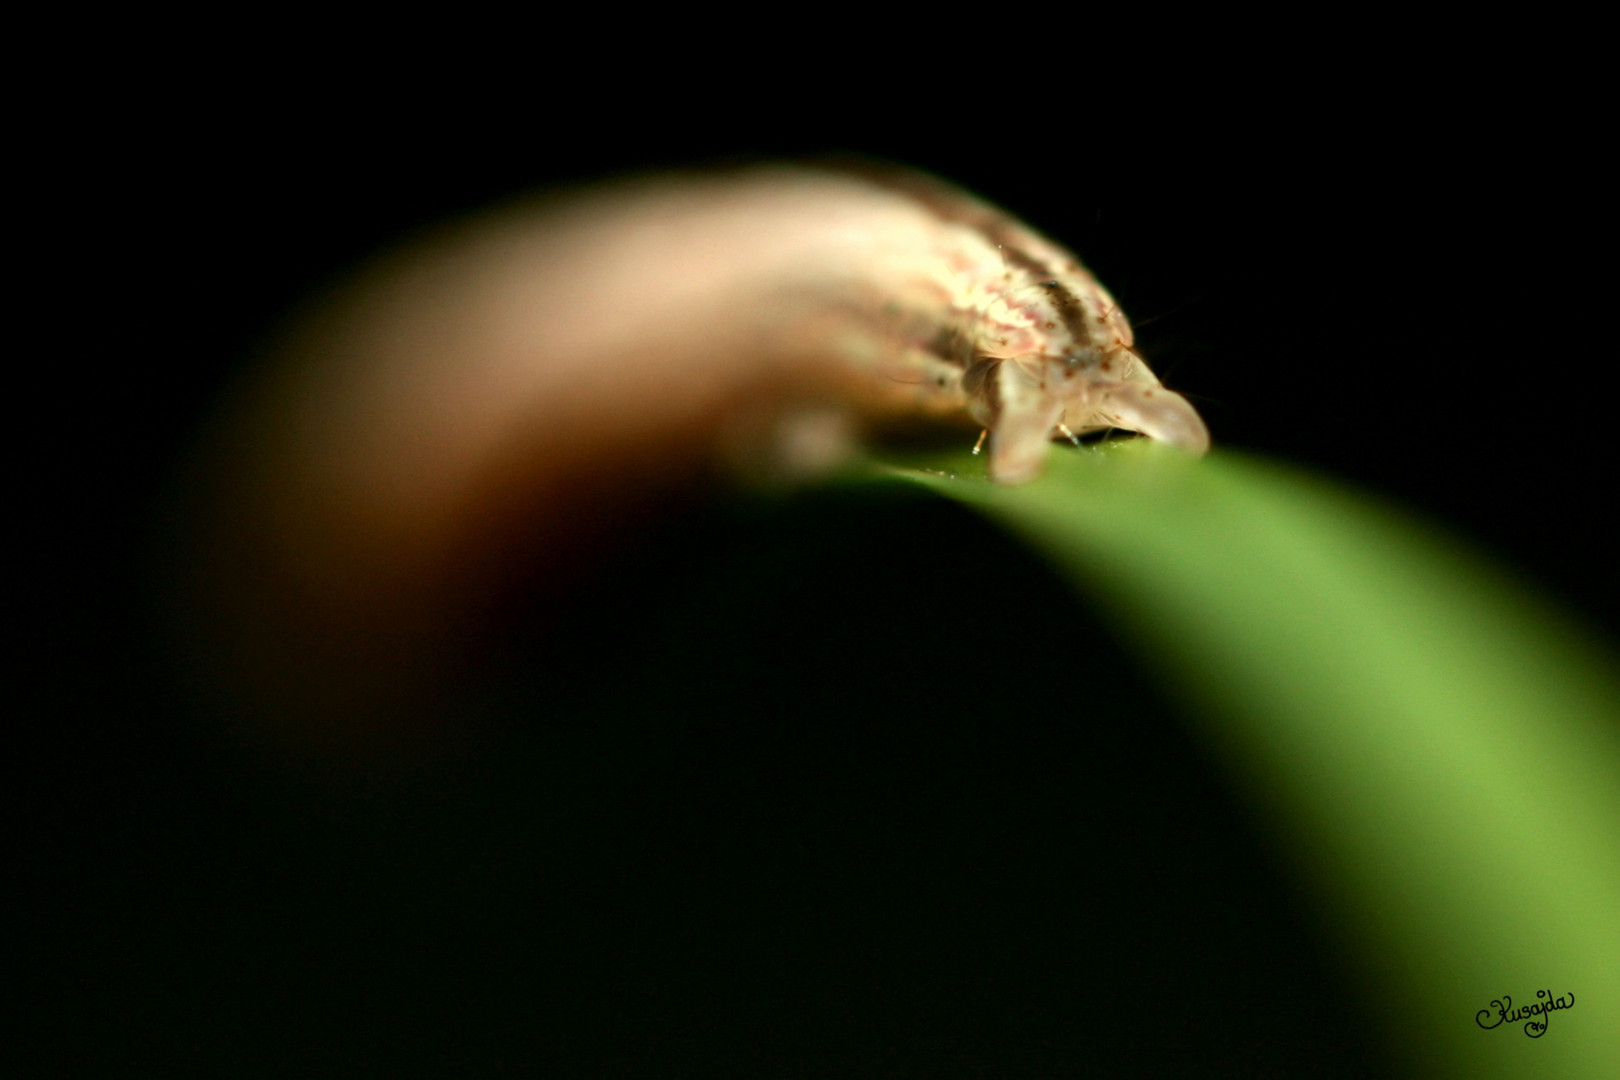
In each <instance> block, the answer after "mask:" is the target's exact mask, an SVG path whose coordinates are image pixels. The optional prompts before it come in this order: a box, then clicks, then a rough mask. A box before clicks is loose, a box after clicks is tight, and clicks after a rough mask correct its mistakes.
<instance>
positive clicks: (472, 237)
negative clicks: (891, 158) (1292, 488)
mask: <svg viewBox="0 0 1620 1080" xmlns="http://www.w3.org/2000/svg"><path fill="white" fill-rule="evenodd" d="M265 360H266V362H264V363H262V364H259V365H257V366H255V368H254V369H253V371H251V372H250V373H249V378H248V379H247V381H246V382H245V383H244V384H243V385H242V386H241V387H239V388H238V392H237V393H236V394H235V395H234V397H231V398H230V399H228V401H227V403H226V405H225V407H224V408H222V409H221V411H220V412H219V414H218V415H217V416H216V417H215V423H214V425H213V427H212V429H211V430H210V431H209V432H208V433H206V434H205V436H204V437H203V439H202V443H201V445H200V446H199V447H198V448H197V453H196V454H195V460H196V463H197V468H196V470H195V471H196V476H197V480H196V483H197V485H198V489H197V497H196V505H197V506H199V507H206V512H205V513H204V512H203V511H199V513H204V516H206V517H207V518H208V519H209V521H208V523H207V524H206V525H199V526H196V527H195V528H193V529H192V530H191V533H192V535H194V537H195V538H196V546H195V547H193V548H192V549H189V550H190V554H188V555H186V556H185V557H184V558H183V559H182V560H181V561H182V562H184V563H185V566H186V570H185V573H186V574H187V575H190V576H192V577H193V579H194V585H193V586H192V588H194V590H195V591H196V592H197V595H198V596H199V597H202V598H203V599H200V600H199V601H198V602H199V604H201V606H202V607H203V608H207V609H209V610H214V609H215V608H219V609H220V610H226V611H229V612H230V614H229V615H228V617H224V618H220V617H214V616H210V617H209V620H208V621H207V626H208V630H207V631H206V634H207V635H208V636H210V637H211V640H212V641H213V645H212V646H211V647H212V648H215V649H216V650H217V651H218V652H219V655H220V656H221V657H224V656H230V657H236V658H239V659H240V661H241V663H242V664H244V665H245V666H244V669H243V670H244V672H247V673H248V674H245V675H244V676H243V677H244V678H249V681H251V680H252V679H256V678H260V677H261V676H262V677H263V678H265V679H268V680H269V683H268V684H267V685H266V687H265V688H263V689H262V690H255V691H253V692H251V693H249V692H243V694H242V696H243V697H244V699H247V698H253V699H263V700H266V701H272V700H279V697H278V695H280V694H281V693H282V691H283V689H287V687H281V686H280V684H281V681H283V680H293V681H294V682H296V683H298V684H299V686H301V687H302V689H294V690H291V691H290V692H291V693H293V695H294V696H297V697H300V698H301V699H303V700H305V701H307V702H311V703H313V702H318V701H325V700H331V701H334V702H338V701H341V700H343V695H342V693H338V692H337V691H336V690H335V689H334V688H338V687H347V688H348V689H347V690H344V691H343V693H352V694H353V695H354V696H355V697H356V698H357V699H359V698H365V697H367V696H368V695H373V694H378V693H395V694H400V695H407V696H408V694H409V692H410V691H409V689H408V686H407V684H408V683H409V682H410V680H404V679H401V677H400V673H402V672H405V671H419V670H421V668H422V663H423V661H422V658H424V657H427V656H429V655H433V654H434V652H435V650H436V649H437V648H439V646H438V645H435V644H434V642H436V641H440V639H441V637H442V635H444V634H446V633H449V632H450V631H449V628H450V627H453V626H456V625H460V623H458V619H461V618H463V617H465V616H466V614H467V613H468V612H469V611H473V610H481V608H480V605H487V604H489V603H492V602H495V601H491V600H490V599H489V598H491V597H497V596H500V595H501V594H502V591H503V589H505V588H506V585H507V583H509V582H510V581H511V580H513V579H526V580H534V579H535V578H538V577H545V576H546V574H547V573H548V572H549V573H551V574H554V575H561V576H567V575H569V574H571V573H572V571H570V570H566V569H560V568H561V567H564V566H565V565H567V566H571V565H574V564H575V563H576V562H578V561H579V560H581V559H584V560H587V561H588V560H589V559H590V558H594V557H596V556H597V555H598V553H599V552H600V551H601V550H603V549H604V547H605V543H604V542H605V541H607V540H610V539H611V538H612V537H613V536H615V535H620V534H625V533H627V532H628V533H633V531H634V530H633V528H632V527H631V525H632V523H633V522H634V520H635V515H636V514H637V513H639V512H640V511H641V509H643V508H649V507H652V506H655V505H657V504H658V502H659V498H660V497H659V496H658V494H657V493H658V492H659V491H664V492H668V491H670V490H673V489H675V488H678V487H679V486H681V485H683V484H685V483H687V482H689V481H690V480H691V479H693V478H695V477H700V476H702V475H704V474H706V473H707V472H708V471H710V470H711V469H712V466H713V462H714V460H715V458H716V456H717V455H722V454H723V453H724V450H725V448H726V447H727V446H730V447H732V448H733V449H735V447H736V446H738V445H743V444H747V445H749V446H751V447H753V448H754V450H755V452H756V454H757V451H758V450H759V448H760V444H759V443H758V442H757V441H756V442H750V440H749V439H742V440H734V439H733V438H732V436H733V435H734V434H735V433H736V432H738V431H746V432H749V433H753V434H758V433H759V432H760V431H761V430H764V431H765V432H767V438H766V442H767V443H769V442H770V441H771V439H772V438H778V439H779V437H780V435H781V433H783V432H785V431H790V430H792V429H793V425H792V424H791V423H786V422H781V423H779V422H777V421H779V420H780V421H786V420H789V419H791V418H792V417H793V416H795V415H798V416H822V417H826V416H832V417H834V418H835V420H836V421H837V422H836V423H834V424H832V425H826V426H825V428H824V431H831V432H833V437H832V438H831V439H824V440H822V445H821V447H820V449H819V450H817V451H816V452H815V454H812V455H810V456H816V454H819V455H820V456H821V459H822V460H825V458H826V455H827V453H828V452H829V446H830V447H831V450H830V452H832V453H833V454H835V455H836V453H837V452H838V450H839V446H840V445H841V444H846V445H847V444H848V443H849V442H850V441H851V440H852V438H853V437H856V436H858V434H859V431H860V428H861V425H872V426H876V425H878V424H881V423H883V422H886V421H892V420H895V419H897V418H918V417H921V418H924V419H925V422H927V423H935V422H950V421H952V420H954V422H956V423H958V424H960V425H962V426H963V429H964V430H963V437H964V438H971V434H970V433H971V431H972V426H971V425H972V424H974V423H975V422H976V423H977V424H978V425H980V426H982V428H983V429H984V432H985V433H987V438H988V443H989V454H988V472H989V475H990V478H991V479H992V480H994V481H996V482H998V483H1006V484H1013V483H1023V482H1026V481H1029V480H1032V479H1033V478H1035V477H1036V476H1037V475H1038V474H1039V472H1040V470H1041V466H1042V463H1043V461H1044V457H1045V455H1046V453H1047V451H1048V446H1049V444H1050V442H1051V441H1052V440H1053V438H1054V437H1062V436H1069V437H1072V436H1075V435H1078V434H1081V433H1084V432H1087V431H1093V430H1096V429H1099V428H1103V427H1114V428H1122V429H1127V430H1130V431H1136V432H1141V433H1143V434H1146V435H1148V436H1151V437H1153V438H1156V439H1160V440H1163V441H1165V442H1168V443H1171V444H1173V445H1175V446H1178V447H1180V448H1182V449H1184V450H1187V451H1189V452H1192V453H1195V454H1196V453H1201V452H1203V451H1204V449H1205V448H1206V447H1207V446H1208V442H1209V436H1208V433H1207V431H1206V430H1205V427H1204V424H1203V422H1202V420H1200V418H1199V416H1198V414H1197V412H1196V411H1195V410H1194V409H1193V407H1192V406H1191V405H1190V404H1188V402H1187V401H1186V399H1185V398H1183V397H1181V396H1180V395H1178V394H1175V393H1173V392H1171V391H1169V390H1167V389H1165V388H1164V387H1162V386H1161V385H1160V383H1159V380H1158V379H1157V378H1156V377H1155V376H1154V374H1153V373H1152V371H1151V370H1149V368H1148V367H1147V365H1146V364H1145V363H1144V362H1143V361H1142V358H1141V357H1140V356H1139V355H1137V353H1136V352H1135V351H1134V346H1133V342H1132V337H1131V328H1130V324H1129V323H1128V322H1127V321H1126V320H1125V317H1124V315H1123V314H1122V313H1121V311H1120V309H1119V305H1118V304H1117V303H1116V302H1115V301H1114V299H1113V297H1112V296H1110V295H1109V293H1108V292H1107V291H1106V290H1105V289H1104V288H1103V287H1102V286H1101V285H1100V284H1098V282H1097V281H1096V280H1095V279H1094V278H1093V277H1092V275H1091V274H1090V272H1089V271H1087V270H1086V269H1085V268H1084V267H1083V266H1082V265H1081V264H1080V262H1079V261H1078V260H1077V259H1075V257H1074V256H1073V255H1071V254H1070V253H1068V252H1067V251H1065V250H1064V249H1062V248H1061V247H1059V246H1058V245H1056V244H1054V243H1053V242H1051V241H1049V240H1047V239H1045V238H1043V237H1041V236H1040V235H1038V234H1037V233H1035V232H1034V231H1033V230H1031V229H1029V228H1027V227H1026V226H1023V225H1021V224H1019V223H1018V222H1016V221H1014V220H1013V219H1012V218H1010V217H1009V216H1007V215H1006V214H1004V213H1002V212H1001V211H998V210H996V209H994V208H993V207H991V206H989V205H988V204H986V203H984V202H981V201H980V200H978V199H976V198H974V197H973V196H970V195H968V194H966V193H964V192H961V191H959V190H957V189H955V188H953V187H950V186H949V185H947V184H945V183H943V182H942V181H937V180H934V179H932V178H930V177H926V176H923V175H920V174H916V173H909V172H903V171H899V170H884V171H880V172H878V173H876V174H873V175H866V176H860V175H853V174H851V173H850V172H848V171H843V172H840V171H829V170H826V169H810V168H802V167H762V168H755V169H750V170H743V171H735V172H729V173H720V174H692V173H687V174H675V175H664V176H655V177H649V178H644V179H639V180H633V181H625V182H621V183H618V184H614V185H605V186H600V187H598V188H595V189H592V190H588V191H584V192H576V193H572V194H567V195H561V196H546V197H541V198H538V199H534V200H530V201H527V202H519V203H516V204H513V205H510V206H507V207H504V208H501V209H497V210H494V211H491V212H489V213H487V214H485V215H483V216H481V217H477V218H473V219H470V220H464V221H461V222H456V223H452V224H450V225H447V226H445V227H443V228H441V229H439V230H438V231H436V232H431V233H428V234H426V235H423V236H419V237H417V238H416V239H414V240H411V241H408V242H406V243H404V244H402V245H401V246H400V247H398V248H396V249H395V250H393V251H391V252H387V253H384V254H382V255H380V256H378V257H377V258H375V259H374V260H373V261H372V262H371V263H370V264H369V265H367V266H364V267H362V268H360V269H359V270H358V271H357V272H355V273H354V274H353V275H352V276H351V278H350V279H349V280H348V281H347V282H346V283H343V284H341V285H340V286H339V287H337V288H334V289H332V290H331V291H329V292H328V293H327V294H325V295H324V296H322V297H318V298H316V299H313V300H311V301H309V302H308V303H307V304H306V305H305V307H304V309H303V310H302V311H301V312H299V313H297V314H296V316H295V317H294V318H292V319H290V320H289V321H288V323H287V328H286V329H285V330H284V331H283V333H282V334H281V336H280V338H279V339H278V341H277V342H276V343H274V345H273V348H272V350H271V352H270V354H269V356H268V357H266V358H265ZM751 417H752V418H756V419H757V418H760V417H765V418H767V421H768V422H767V423H766V424H765V425H764V426H763V429H762V428H761V425H759V424H758V423H755V422H754V421H753V420H750V419H749V418H751ZM770 418H775V419H770ZM771 432H774V433H775V435H771V434H769V433H771ZM984 437H985V435H984V434H983V433H981V438H984ZM750 438H752V435H750ZM518 564H521V568H520V567H519V565H518ZM542 567H549V568H552V569H550V570H549V571H546V570H539V569H538V568H542ZM215 590H219V591H218V592H217V594H216V592H215ZM227 593H228V594H229V595H226V594H227ZM224 627H229V628H231V629H230V634H234V635H236V637H238V638H240V639H241V640H235V639H231V640H226V638H227V637H229V636H230V634H226V632H225V630H224V629H222V628H224ZM237 662H238V661H237V660H235V659H233V660H231V661H230V663H232V664H235V663H237ZM219 663H220V665H222V666H223V665H225V664H226V660H224V659H221V660H219ZM290 685H291V684H289V686H290ZM278 687H279V688H278ZM362 687H363V688H364V689H362ZM332 708H333V709H337V706H332Z"/></svg>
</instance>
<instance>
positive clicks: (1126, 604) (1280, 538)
mask: <svg viewBox="0 0 1620 1080" xmlns="http://www.w3.org/2000/svg"><path fill="white" fill-rule="evenodd" d="M1052 458H1053V460H1052V461H1051V464H1050V468H1049V470H1048V473H1047V475H1046V476H1044V477H1043V478H1042V479H1041V480H1040V481H1038V482H1037V483H1034V484H1031V485H1029V486H1027V487H1022V488H998V487H995V486H993V485H991V484H989V483H986V482H985V481H984V480H983V479H982V476H983V468H982V464H981V463H980V462H979V461H978V460H976V459H972V458H968V457H966V456H958V457H955V458H952V459H950V460H948V461H934V462H930V463H929V465H930V468H927V469H922V468H917V469H898V470H883V471H884V473H885V475H889V476H898V477H901V478H903V480H905V481H907V482H914V483H920V484H924V485H926V486H928V487H931V488H933V489H934V490H936V491H938V492H940V493H941V494H944V495H946V496H948V497H950V498H953V499H956V500H959V501H960V502H962V503H965V504H967V505H968V506H971V507H974V508H976V509H978V510H979V511H981V512H983V513H984V514H986V515H988V516H989V517H991V518H993V519H996V520H998V521H1000V522H1002V523H1003V524H1004V525H1005V526H1006V527H1007V528H1008V529H1010V530H1012V531H1014V532H1016V533H1019V534H1022V535H1024V536H1025V537H1027V538H1028V540H1029V541H1030V542H1031V543H1032V544H1034V545H1035V546H1036V547H1038V548H1039V549H1040V550H1042V551H1044V552H1045V553H1046V554H1047V555H1048V556H1049V557H1050V558H1051V560H1052V561H1053V562H1054V563H1055V564H1056V565H1057V566H1058V567H1059V568H1060V570H1061V571H1062V573H1063V574H1064V575H1065V576H1067V577H1068V578H1069V579H1070V580H1071V581H1072V582H1073V584H1074V587H1075V588H1076V589H1077V590H1080V591H1082V592H1083V593H1085V594H1086V595H1088V596H1090V597H1092V598H1093V599H1094V600H1095V601H1097V602H1099V603H1100V604H1101V605H1102V607H1103V609H1104V610H1105V611H1110V612H1112V613H1113V614H1114V615H1115V616H1117V618H1118V620H1119V623H1120V625H1121V628H1122V629H1123V631H1124V632H1125V633H1126V635H1127V637H1128V638H1130V639H1131V640H1133V641H1134V642H1135V643H1136V644H1137V645H1138V646H1139V647H1140V649H1141V650H1142V651H1143V653H1144V654H1145V655H1146V656H1147V657H1148V659H1149V660H1150V662H1151V663H1152V664H1153V665H1155V666H1156V667H1157V669H1158V670H1159V671H1160V672H1162V676H1163V678H1164V680H1165V683H1166V687H1167V689H1168V691H1169V693H1170V695H1171V696H1172V697H1174V698H1177V699H1179V700H1180V701H1182V702H1183V703H1184V704H1185V706H1186V709H1187V715H1188V716H1189V717H1190V718H1191V720H1192V723H1193V725H1194V728H1195V730H1197V731H1198V732H1199V733H1200V734H1201V736H1202V737H1203V738H1204V739H1205V740H1206V742H1207V743H1208V744H1209V745H1210V746H1212V747H1213V748H1214V749H1215V750H1216V751H1217V753H1218V756H1219V757H1220V758H1221V760H1223V761H1225V762H1226V764H1227V766H1228V768H1229V769H1230V770H1231V772H1232V773H1233V775H1234V776H1235V777H1236V778H1237V780H1238V781H1239V783H1240V786H1241V788H1242V789H1243V790H1245V791H1246V792H1247V793H1248V794H1249V795H1250V796H1251V804H1252V807H1253V810H1254V812H1255V813H1256V814H1257V815H1258V817H1259V820H1260V821H1261V822H1262V824H1263V831H1264V832H1266V833H1267V834H1269V835H1271V836H1272V837H1273V838H1274V839H1275V840H1276V841H1277V842H1279V843H1280V844H1281V846H1282V847H1283V849H1284V850H1286V851H1287V852H1289V853H1290V855H1291V856H1292V858H1293V859H1294V861H1295V865H1296V866H1297V867H1299V869H1300V870H1301V872H1302V874H1303V876H1304V879H1305V880H1306V881H1307V882H1308V883H1309V887H1310V888H1311V889H1312V890H1313V895H1314V896H1315V897H1317V899H1318V901H1319V905H1320V915H1321V921H1322V923H1323V924H1324V925H1326V926H1331V927H1333V928H1335V930H1336V932H1337V935H1338V938H1339V940H1340V942H1341V943H1342V945H1343V947H1344V949H1345V951H1346V957H1347V959H1348V966H1349V968H1350V969H1351V970H1352V971H1354V972H1355V973H1356V975H1357V976H1358V977H1359V979H1360V980H1361V986H1362V987H1363V992H1364V993H1365V995H1366V997H1365V1000H1366V1008H1365V1011H1364V1013H1363V1014H1362V1015H1359V1016H1351V1017H1346V1018H1345V1023H1346V1024H1351V1025H1365V1026H1367V1027H1368V1028H1369V1029H1377V1034H1376V1037H1378V1038H1390V1039H1391V1040H1392V1041H1393V1043H1394V1044H1395V1045H1396V1046H1397V1047H1398V1048H1400V1049H1402V1050H1404V1052H1405V1053H1406V1055H1407V1056H1408V1057H1409V1058H1410V1060H1412V1061H1413V1063H1414V1064H1416V1065H1418V1066H1420V1067H1421V1068H1422V1069H1423V1070H1424V1071H1425V1072H1431V1073H1433V1074H1435V1075H1458V1076H1471V1077H1486V1076H1501V1077H1523V1076H1539V1077H1566V1076H1567V1077H1572V1078H1573V1077H1582V1078H1587V1077H1596V1076H1620V682H1617V679H1616V670H1617V669H1616V666H1615V664H1614V661H1613V660H1612V659H1611V658H1610V657H1609V656H1608V655H1606V654H1605V653H1603V652H1602V651H1601V650H1600V648H1599V647H1598V646H1597V645H1595V644H1594V643H1593V640H1592V635H1590V634H1589V633H1583V632H1582V631H1581V630H1580V629H1578V628H1576V627H1575V626H1573V625H1572V624H1571V623H1570V622H1569V621H1567V620H1566V619H1565V618H1564V617H1562V616H1561V615H1559V614H1558V613H1556V612H1554V611H1552V610H1550V609H1549V608H1548V607H1547V606H1546V605H1545V604H1544V603H1542V602H1540V601H1539V600H1537V599H1536V598H1535V597H1534V596H1533V595H1532V594H1531V593H1530V592H1529V591H1528V590H1526V589H1524V588H1523V587H1522V586H1520V585H1518V584H1517V583H1516V582H1514V581H1512V580H1510V579H1509V578H1508V577H1507V576H1506V575H1505V574H1504V573H1503V572H1502V571H1500V570H1498V569H1496V568H1494V567H1492V566H1490V565H1488V564H1487V563H1486V562H1485V561H1484V560H1482V559H1481V558H1479V557H1478V556H1476V555H1474V554H1473V553H1471V552H1469V551H1468V550H1466V549H1465V548H1463V547H1462V546H1460V545H1459V544H1457V543H1456V542H1455V541H1453V540H1451V539H1449V538H1448V537H1445V536H1443V535H1440V534H1438V533H1436V532H1435V531H1434V530H1432V529H1429V528H1428V527H1426V526H1424V525H1423V524H1420V523H1418V522H1416V521H1414V520H1412V519H1410V518H1408V517H1406V516H1404V515H1402V514H1400V513H1399V512H1397V511H1394V510H1392V509H1390V508H1389V507H1387V506H1384V505H1381V504H1379V503H1377V502H1375V501H1373V500H1371V499H1369V498H1367V497H1365V496H1361V495H1358V494H1355V493H1352V492H1350V491H1347V490H1345V489H1344V488H1342V487H1340V486H1338V485H1336V484H1334V483H1332V482H1330V481H1327V480H1324V479H1322V478H1320V477H1314V476H1311V475H1308V474H1306V473H1302V472H1300V471H1298V470H1294V469H1289V468H1286V467H1283V466H1280V465H1277V464H1274V463H1271V462H1267V461H1264V460H1260V459H1257V458H1253V457H1248V456H1244V455H1240V454H1234V453H1216V454H1214V455H1212V456H1210V457H1209V458H1206V459H1204V460H1202V461H1193V460H1190V459H1188V458H1186V457H1184V456H1182V455H1179V454H1177V453H1175V452H1174V451H1171V450H1167V449H1165V448H1163V447H1161V446H1158V445H1156V444H1152V443H1149V442H1147V441H1146V440H1131V441H1124V442H1114V443H1105V444H1101V445H1099V446H1097V447H1094V448H1090V449H1087V450H1083V451H1081V452H1070V453H1054V454H1053V455H1052ZM1538 991H1548V992H1550V995H1551V997H1552V998H1554V999H1556V998H1559V997H1563V998H1564V999H1565V1000H1566V1001H1568V1000H1570V996H1571V995H1573V1001H1574V1006H1573V1008H1571V1009H1569V1010H1567V1011H1556V1012H1553V1013H1551V1014H1550V1015H1549V1016H1548V1017H1547V1020H1548V1030H1547V1031H1546V1032H1545V1034H1544V1035H1543V1036H1541V1037H1539V1038H1527V1037H1526V1034H1525V1031H1524V1026H1525V1025H1524V1022H1523V1021H1520V1022H1519V1023H1517V1024H1508V1023H1500V1025H1499V1026H1498V1027H1496V1028H1494V1029H1492V1030H1485V1029H1483V1028H1482V1027H1481V1026H1479V1024H1478V1023H1476V1013H1478V1012H1479V1011H1480V1010H1487V1009H1492V1004H1491V1003H1492V1000H1493V999H1502V998H1503V997H1504V995H1507V996H1511V999H1512V1005H1513V1006H1514V1007H1520V1006H1525V1005H1530V1004H1534V1003H1536V1002H1537V1001H1539V1000H1542V999H1539V998H1538V997H1537V992H1538ZM1278 992H1279V993H1287V988H1286V987H1279V988H1278ZM1510 1015H1511V1014H1510ZM1496 1020H1499V1017H1497V1016H1496V1014H1495V1011H1494V1010H1493V1009H1492V1013H1491V1015H1490V1016H1489V1017H1487V1022H1491V1021H1496ZM1370 1035H1371V1032H1370Z"/></svg>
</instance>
